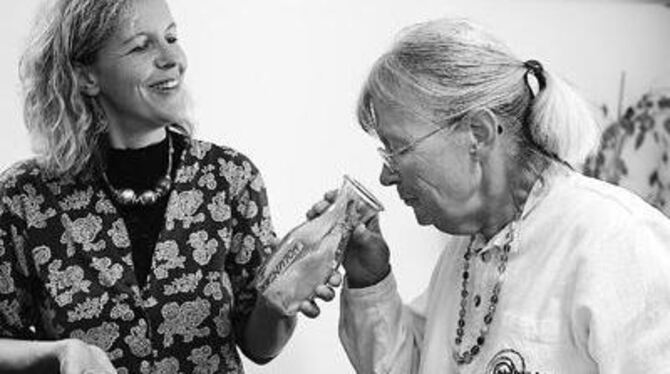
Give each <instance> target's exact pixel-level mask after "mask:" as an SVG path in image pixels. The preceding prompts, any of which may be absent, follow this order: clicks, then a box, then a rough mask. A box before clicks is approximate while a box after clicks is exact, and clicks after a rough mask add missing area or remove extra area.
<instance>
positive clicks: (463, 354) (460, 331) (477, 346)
mask: <svg viewBox="0 0 670 374" xmlns="http://www.w3.org/2000/svg"><path fill="white" fill-rule="evenodd" d="M516 224H517V219H515V220H513V221H512V223H511V224H510V225H511V226H510V229H509V231H507V233H506V234H505V242H504V244H503V245H502V249H500V247H499V246H495V247H494V248H491V249H490V250H489V251H494V250H495V251H496V252H501V254H500V264H498V267H497V270H498V279H497V281H496V283H495V285H494V286H493V289H492V290H491V296H490V298H489V305H488V311H487V312H486V314H485V315H484V325H483V326H482V328H481V329H480V330H479V336H478V337H477V339H476V340H475V342H474V344H472V346H470V347H469V348H467V347H466V348H465V349H463V350H461V346H462V345H463V336H464V334H465V316H466V313H467V312H466V306H467V304H468V296H470V292H468V279H470V272H469V270H470V259H471V258H472V257H473V255H474V254H475V251H474V250H473V249H472V246H473V243H474V241H475V236H474V235H473V236H472V237H471V238H470V243H469V244H468V248H467V250H466V251H465V255H464V256H463V259H464V260H465V261H464V262H463V275H462V284H461V304H460V305H461V307H460V310H459V312H458V324H457V326H456V338H455V339H454V343H455V346H454V347H453V358H454V360H455V361H456V363H457V364H458V365H467V364H469V363H471V362H472V360H473V358H474V357H475V356H476V355H477V354H478V353H479V352H480V351H481V348H482V346H483V345H484V342H485V341H486V336H487V335H488V332H489V326H490V325H491V322H492V321H493V315H494V314H495V311H496V306H497V305H498V300H499V297H500V289H501V288H502V283H503V279H504V274H505V270H507V260H508V259H509V253H510V250H511V248H512V247H511V244H512V241H513V240H514V231H515V226H516ZM496 247H497V248H496ZM480 302H481V299H480V297H479V296H478V295H477V296H475V297H474V299H473V303H474V305H475V306H478V305H479V303H480Z"/></svg>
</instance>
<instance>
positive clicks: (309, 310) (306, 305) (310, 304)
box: [300, 300, 321, 318]
mask: <svg viewBox="0 0 670 374" xmlns="http://www.w3.org/2000/svg"><path fill="white" fill-rule="evenodd" d="M300 311H301V312H302V314H304V315H305V317H308V318H316V317H318V315H319V313H321V311H320V310H319V307H318V306H317V305H316V303H315V302H314V301H311V300H305V301H303V302H302V303H301V304H300Z"/></svg>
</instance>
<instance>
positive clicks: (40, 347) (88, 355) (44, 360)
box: [0, 338, 116, 374]
mask: <svg viewBox="0 0 670 374" xmlns="http://www.w3.org/2000/svg"><path fill="white" fill-rule="evenodd" d="M0 372H2V373H7V374H14V373H16V374H18V373H40V374H42V373H44V374H49V373H53V374H57V373H61V374H80V373H84V372H91V373H100V374H112V373H116V370H115V369H114V366H112V363H111V362H110V361H109V358H107V354H106V353H105V352H104V351H103V350H102V349H100V348H98V347H96V346H93V345H89V344H86V343H84V342H82V341H81V340H77V339H64V340H57V341H30V340H14V339H2V338H0Z"/></svg>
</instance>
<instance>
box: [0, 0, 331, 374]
mask: <svg viewBox="0 0 670 374" xmlns="http://www.w3.org/2000/svg"><path fill="white" fill-rule="evenodd" d="M186 67H187V63H186V57H185V55H184V53H183V51H182V49H181V47H180V46H179V43H178V39H177V27H176V25H175V22H174V20H173V19H172V15H171V14H170V10H169V8H168V6H167V4H166V2H165V1H164V0H58V1H56V2H55V3H54V4H53V6H51V7H49V8H48V9H46V12H45V16H44V18H43V19H42V22H41V23H40V24H38V25H37V29H36V34H35V37H34V39H33V42H32V44H31V45H30V47H29V48H28V50H27V52H26V53H25V55H24V57H23V59H22V61H21V78H22V82H23V85H24V90H25V108H24V112H25V121H26V125H27V127H28V129H29V132H30V135H31V137H32V140H33V143H34V147H35V150H36V153H37V156H36V157H35V158H33V159H31V160H28V161H23V162H19V163H17V164H16V165H14V166H13V167H12V168H10V169H9V170H7V171H5V172H4V173H3V174H2V176H1V177H0V337H1V338H0V371H1V372H3V373H5V372H32V371H34V370H39V372H47V371H56V370H57V369H58V368H60V372H61V373H65V374H74V373H77V374H79V373H83V372H95V373H112V372H118V373H149V372H152V373H153V372H161V373H178V372H179V373H181V372H207V373H223V372H226V373H233V372H235V373H241V372H243V369H242V366H241V362H240V357H239V355H238V353H237V350H236V348H237V347H239V348H240V349H241V350H242V352H243V353H244V354H245V355H246V356H248V357H249V358H251V359H252V360H253V361H255V362H258V363H265V362H268V361H269V360H271V359H272V358H273V357H275V356H276V355H277V354H278V353H279V351H280V350H281V348H282V347H283V346H284V345H285V343H286V342H287V340H288V339H289V337H290V336H291V334H292V331H293V328H294V326H295V321H296V319H295V317H287V316H283V315H282V314H281V313H279V312H278V311H277V310H275V309H273V308H272V307H270V306H269V304H268V303H266V301H265V300H264V299H263V297H260V296H258V295H257V293H256V291H255V289H254V288H253V286H252V280H253V278H254V276H255V274H256V271H257V269H258V267H259V266H260V265H261V263H262V262H263V260H264V259H265V258H266V257H267V255H268V254H270V253H271V252H272V250H273V248H274V243H275V234H274V232H273V229H272V224H271V220H270V213H269V209H268V200H267V196H266V191H265V187H264V184H263V180H262V179H261V175H260V173H259V171H258V169H257V168H256V167H255V166H254V165H253V163H252V162H251V161H250V160H249V159H248V158H247V157H245V156H244V155H242V154H241V153H239V152H237V151H235V150H234V149H232V148H229V147H225V146H217V145H214V144H211V143H207V142H203V141H198V140H195V139H193V138H192V137H191V131H192V127H191V125H190V123H189V121H188V120H187V118H186V117H187V116H186V115H185V113H186V101H187V100H186V93H185V92H184V88H183V78H184V73H185V71H186ZM317 295H318V296H319V297H321V298H324V299H329V298H332V296H333V291H332V289H330V288H329V287H327V286H319V287H318V288H317ZM301 311H302V312H303V313H304V314H305V315H307V316H310V317H313V316H316V315H317V314H318V308H316V306H315V305H314V303H313V302H305V303H304V305H303V306H302V308H301Z"/></svg>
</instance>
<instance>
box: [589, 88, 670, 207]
mask: <svg viewBox="0 0 670 374" xmlns="http://www.w3.org/2000/svg"><path fill="white" fill-rule="evenodd" d="M669 153H670V94H668V95H666V94H653V95H652V94H648V95H645V96H643V97H642V99H641V100H640V101H639V102H638V103H637V105H636V106H635V107H631V108H629V109H628V110H627V111H626V113H625V114H624V116H623V117H622V118H621V119H620V120H618V121H616V122H614V123H613V124H611V125H610V126H609V127H607V128H606V129H605V131H604V133H603V136H602V140H601V145H600V148H599V150H598V153H597V154H596V156H595V157H592V158H590V159H589V160H588V161H587V163H586V165H585V168H584V174H586V175H588V176H592V177H595V178H599V179H602V180H605V181H607V182H610V183H613V184H616V185H619V186H621V187H624V188H627V189H629V190H631V191H633V192H635V193H636V194H638V195H639V196H640V197H642V198H643V199H644V200H646V201H647V202H648V203H649V204H651V205H653V206H655V207H656V208H658V209H659V210H661V211H662V212H663V213H665V215H667V216H669V217H670V164H669V161H668V158H669V157H670V155H669Z"/></svg>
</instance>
